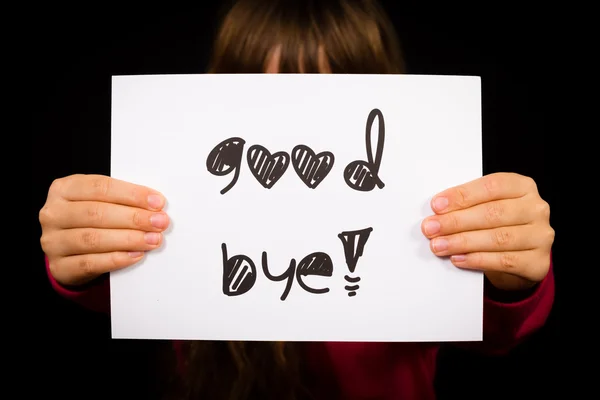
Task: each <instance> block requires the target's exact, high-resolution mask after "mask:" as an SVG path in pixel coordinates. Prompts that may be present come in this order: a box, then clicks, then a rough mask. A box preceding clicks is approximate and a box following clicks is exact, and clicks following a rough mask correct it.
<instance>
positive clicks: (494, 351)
mask: <svg viewBox="0 0 600 400" xmlns="http://www.w3.org/2000/svg"><path fill="white" fill-rule="evenodd" d="M554 290H555V287H554V273H553V265H552V261H550V270H549V272H548V275H546V278H544V280H543V281H541V282H540V283H538V285H537V286H536V287H535V289H534V290H533V291H532V292H531V293H530V294H529V295H528V296H527V297H526V298H524V299H521V300H519V301H515V302H507V301H502V300H497V299H496V296H494V297H493V299H492V297H490V296H489V293H488V294H486V295H485V296H484V303H483V341H481V342H476V343H463V344H461V347H465V348H470V349H475V350H477V351H480V352H483V353H485V354H489V355H502V354H505V353H507V352H508V351H510V350H512V349H513V348H514V347H515V346H517V345H518V344H520V343H521V342H522V341H523V340H525V339H526V338H527V337H529V335H531V334H532V333H534V332H535V331H537V330H538V329H540V328H541V327H542V326H543V325H544V324H545V323H546V320H547V319H548V316H549V315H550V311H551V310H552V305H553V303H554Z"/></svg>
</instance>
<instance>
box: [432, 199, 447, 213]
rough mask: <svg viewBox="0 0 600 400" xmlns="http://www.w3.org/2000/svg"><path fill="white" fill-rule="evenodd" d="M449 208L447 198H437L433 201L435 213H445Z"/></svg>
mask: <svg viewBox="0 0 600 400" xmlns="http://www.w3.org/2000/svg"><path fill="white" fill-rule="evenodd" d="M446 207H448V199H447V198H446V197H436V198H435V199H433V209H434V210H435V211H444V210H445V209H446Z"/></svg>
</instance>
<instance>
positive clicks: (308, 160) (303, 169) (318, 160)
mask: <svg viewBox="0 0 600 400" xmlns="http://www.w3.org/2000/svg"><path fill="white" fill-rule="evenodd" d="M334 161H335V157H334V156H333V153H331V152H329V151H323V152H321V153H319V154H315V152H314V151H313V150H312V149H311V148H310V147H308V146H305V145H303V144H300V145H298V146H296V147H294V149H293V150H292V165H293V166H294V170H295V171H296V173H297V174H298V176H299V177H300V179H301V180H302V182H304V183H305V184H306V186H308V187H309V188H311V189H314V188H316V187H317V186H319V184H320V183H321V182H322V181H323V179H325V177H326V176H327V174H329V171H331V169H332V168H333V163H334Z"/></svg>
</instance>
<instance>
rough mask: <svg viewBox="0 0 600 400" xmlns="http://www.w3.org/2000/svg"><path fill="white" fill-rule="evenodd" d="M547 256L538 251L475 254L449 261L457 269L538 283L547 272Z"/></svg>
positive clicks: (464, 255)
mask: <svg viewBox="0 0 600 400" xmlns="http://www.w3.org/2000/svg"><path fill="white" fill-rule="evenodd" d="M547 254H548V253H547V252H544V251H539V250H527V251H506V252H489V253H488V252H477V253H468V254H462V255H454V256H451V257H450V260H451V261H452V264H454V265H455V266H456V267H458V268H463V269H471V270H479V271H492V272H503V273H507V274H512V275H516V276H520V277H522V278H525V279H529V280H532V281H539V280H541V279H543V278H544V276H545V273H546V272H545V271H547V265H546V264H547Z"/></svg>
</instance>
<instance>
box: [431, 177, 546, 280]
mask: <svg viewBox="0 0 600 400" xmlns="http://www.w3.org/2000/svg"><path fill="white" fill-rule="evenodd" d="M431 208H432V209H433V211H434V212H435V214H436V215H433V216H431V217H428V218H426V219H425V220H424V221H423V223H422V225H421V229H422V231H423V233H424V234H425V236H427V237H428V238H430V239H431V250H432V251H433V253H434V254H436V255H438V256H450V259H451V261H452V263H453V264H454V265H455V266H457V267H459V268H466V269H476V270H483V271H485V274H486V276H487V277H488V279H489V280H490V281H491V283H492V284H493V285H494V286H496V287H498V288H500V289H507V290H514V289H521V288H527V287H530V286H532V285H533V284H535V283H536V282H539V281H541V280H542V279H544V277H545V276H546V274H547V273H548V270H549V268H550V251H551V247H552V244H553V242H554V230H553V229H552V228H551V227H550V207H549V205H548V203H547V202H545V201H544V200H542V198H541V197H540V195H539V194H538V191H537V186H536V184H535V182H534V181H533V179H531V178H528V177H525V176H521V175H517V174H510V173H497V174H492V175H487V176H484V177H482V178H479V179H476V180H474V181H472V182H469V183H466V184H464V185H460V186H457V187H454V188H450V189H447V190H445V191H443V192H442V193H439V194H438V195H436V196H435V197H434V198H433V199H432V201H431Z"/></svg>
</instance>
